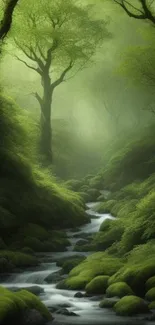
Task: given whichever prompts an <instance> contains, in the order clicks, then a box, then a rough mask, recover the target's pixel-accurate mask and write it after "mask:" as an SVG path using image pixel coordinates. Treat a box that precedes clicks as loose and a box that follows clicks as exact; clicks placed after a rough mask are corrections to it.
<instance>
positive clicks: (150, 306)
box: [149, 300, 155, 310]
mask: <svg viewBox="0 0 155 325" xmlns="http://www.w3.org/2000/svg"><path fill="white" fill-rule="evenodd" d="M149 309H150V310H152V309H155V300H154V301H152V302H151V303H150V304H149Z"/></svg>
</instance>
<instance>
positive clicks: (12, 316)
mask: <svg viewBox="0 0 155 325" xmlns="http://www.w3.org/2000/svg"><path fill="white" fill-rule="evenodd" d="M28 309H35V310H37V311H39V313H40V314H41V315H42V316H43V317H44V318H45V319H46V320H47V321H49V320H51V319H52V316H51V314H50V312H49V311H48V309H47V308H46V307H45V306H44V304H43V303H42V302H41V301H40V299H39V298H38V297H36V296H35V295H33V294H32V293H30V292H28V291H26V290H22V291H19V292H17V293H13V292H10V291H9V290H7V289H6V288H4V287H0V324H9V323H10V324H16V323H19V322H20V320H21V316H22V314H23V312H24V311H26V310H28Z"/></svg>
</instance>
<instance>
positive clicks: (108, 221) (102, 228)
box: [99, 219, 113, 231]
mask: <svg viewBox="0 0 155 325" xmlns="http://www.w3.org/2000/svg"><path fill="white" fill-rule="evenodd" d="M112 223H113V220H111V219H106V220H105V221H103V222H102V224H101V226H100V230H99V231H107V230H109V229H110V226H111V224H112Z"/></svg>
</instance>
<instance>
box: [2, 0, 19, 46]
mask: <svg viewBox="0 0 155 325" xmlns="http://www.w3.org/2000/svg"><path fill="white" fill-rule="evenodd" d="M18 1H19V0H9V1H8V3H7V5H6V7H5V10H4V15H3V19H2V20H1V22H0V39H1V40H3V39H4V38H5V37H6V35H7V34H8V32H9V30H10V28H11V25H12V16H13V12H14V9H15V7H16V5H17V3H18Z"/></svg>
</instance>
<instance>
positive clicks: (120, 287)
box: [106, 282, 133, 298]
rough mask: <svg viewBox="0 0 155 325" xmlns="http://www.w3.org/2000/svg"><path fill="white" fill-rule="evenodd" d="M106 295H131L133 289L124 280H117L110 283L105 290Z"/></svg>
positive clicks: (120, 296)
mask: <svg viewBox="0 0 155 325" xmlns="http://www.w3.org/2000/svg"><path fill="white" fill-rule="evenodd" d="M106 294H107V297H109V298H110V297H119V298H122V297H124V296H131V295H132V294H133V291H132V290H131V288H130V287H129V286H128V284H126V283H125V282H118V283H114V284H111V285H110V286H109V287H108V288H107V290H106Z"/></svg>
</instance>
